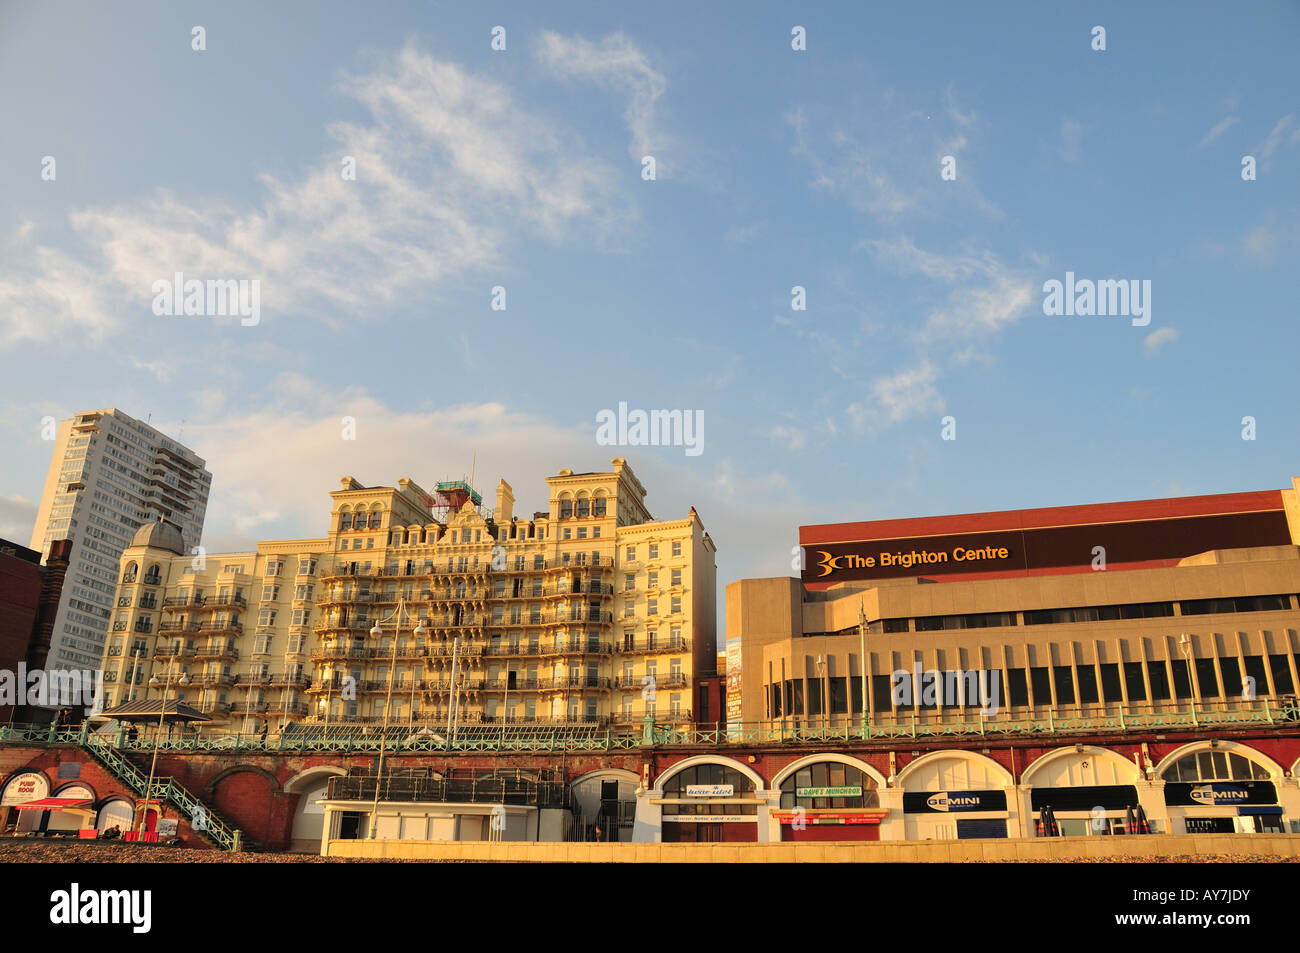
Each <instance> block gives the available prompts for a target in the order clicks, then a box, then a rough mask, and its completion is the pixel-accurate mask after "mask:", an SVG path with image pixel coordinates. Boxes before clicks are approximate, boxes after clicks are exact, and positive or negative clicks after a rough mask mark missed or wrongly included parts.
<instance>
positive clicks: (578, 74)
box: [537, 30, 673, 174]
mask: <svg viewBox="0 0 1300 953" xmlns="http://www.w3.org/2000/svg"><path fill="white" fill-rule="evenodd" d="M537 58H538V61H539V62H541V63H542V64H543V65H544V66H545V67H546V68H547V69H549V70H550V71H551V72H553V73H554V74H555V75H557V76H561V77H565V78H570V79H581V80H592V81H595V82H598V83H607V84H610V85H613V86H615V87H617V88H618V89H620V90H621V91H622V92H623V93H624V94H625V95H626V96H627V100H628V101H627V108H626V110H625V111H624V114H623V116H624V119H625V120H626V122H627V127H628V130H629V131H630V132H631V134H632V141H631V142H630V143H629V144H628V154H629V155H630V156H631V157H632V158H633V159H636V160H637V161H640V160H641V158H642V157H643V156H648V155H652V156H654V157H655V165H656V167H657V174H663V173H665V172H671V171H672V158H673V157H672V155H671V151H672V149H671V144H670V141H669V138H668V136H667V134H666V133H665V131H664V129H663V127H662V123H661V122H660V115H659V110H660V103H659V100H660V99H661V98H663V95H664V92H665V91H666V90H667V88H668V80H667V79H665V78H664V75H663V74H662V73H661V72H659V70H657V69H655V68H654V67H653V66H652V65H651V64H650V58H649V57H648V56H647V55H646V54H645V53H644V52H642V51H641V49H640V48H639V47H638V46H637V45H636V44H635V43H633V42H632V41H631V40H629V39H628V38H627V37H626V36H624V35H623V34H622V33H621V32H620V33H614V34H611V35H610V36H606V37H604V38H602V39H600V40H599V41H596V42H593V41H591V40H588V39H587V38H585V37H581V36H561V35H560V34H558V33H555V32H552V31H549V30H548V31H546V32H544V33H543V34H542V35H541V37H540V38H539V40H538V47H537Z"/></svg>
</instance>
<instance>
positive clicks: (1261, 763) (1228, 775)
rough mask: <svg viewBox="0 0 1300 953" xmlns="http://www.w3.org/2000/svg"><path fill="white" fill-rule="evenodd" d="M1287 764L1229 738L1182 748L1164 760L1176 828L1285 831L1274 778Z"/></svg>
mask: <svg viewBox="0 0 1300 953" xmlns="http://www.w3.org/2000/svg"><path fill="white" fill-rule="evenodd" d="M1281 776H1282V770H1281V768H1280V766H1278V765H1276V764H1274V763H1273V762H1272V761H1271V760H1270V759H1268V758H1266V757H1265V756H1264V755H1262V754H1260V753H1259V752H1258V751H1256V750H1254V749H1253V748H1249V747H1247V746H1245V745H1239V744H1236V743H1234V742H1230V741H1220V742H1199V743H1197V744H1192V745H1188V746H1187V747H1186V748H1180V749H1179V750H1178V751H1175V752H1174V753H1173V754H1171V755H1170V756H1169V757H1168V758H1166V759H1165V760H1164V761H1163V762H1161V764H1160V777H1161V779H1162V780H1163V781H1164V782H1165V804H1166V805H1167V807H1168V810H1169V820H1170V826H1171V829H1172V832H1173V833H1175V834H1179V833H1187V834H1233V833H1237V834H1282V833H1285V832H1286V819H1285V818H1284V816H1283V810H1282V806H1281V805H1280V804H1279V803H1278V790H1277V785H1276V783H1275V782H1274V780H1273V779H1274V778H1280V777H1281Z"/></svg>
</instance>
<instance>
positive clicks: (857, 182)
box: [785, 84, 1003, 222]
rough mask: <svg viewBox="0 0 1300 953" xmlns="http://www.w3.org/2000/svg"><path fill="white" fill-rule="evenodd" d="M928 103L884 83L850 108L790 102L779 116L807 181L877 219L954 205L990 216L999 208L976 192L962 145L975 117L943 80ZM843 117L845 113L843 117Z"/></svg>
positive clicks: (973, 128)
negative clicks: (952, 172) (944, 174)
mask: <svg viewBox="0 0 1300 953" xmlns="http://www.w3.org/2000/svg"><path fill="white" fill-rule="evenodd" d="M940 99H941V102H940V104H939V105H940V106H941V107H942V108H933V106H930V105H922V104H919V103H915V102H910V101H908V100H907V99H906V98H905V97H904V96H903V95H902V94H900V93H898V92H897V91H895V90H891V89H875V90H868V91H867V92H866V93H864V94H863V98H862V99H861V100H859V101H857V102H855V103H854V108H853V109H852V110H836V111H834V112H832V111H830V110H828V109H826V108H819V109H814V108H812V107H809V106H802V105H801V106H796V107H794V108H792V109H790V110H789V111H788V112H787V113H786V116H785V120H786V124H787V125H788V126H789V128H790V130H791V134H792V138H793V142H792V145H791V149H792V151H793V153H794V154H795V155H796V156H798V157H800V158H802V159H803V160H804V161H806V162H807V164H808V166H809V168H810V170H811V172H812V179H811V185H812V187H813V188H815V189H819V190H824V191H826V192H829V193H831V194H833V195H836V196H839V197H841V198H843V199H844V200H846V201H847V202H849V203H850V204H851V205H852V206H853V207H854V208H856V209H858V210H859V211H862V212H865V213H867V214H869V215H871V216H873V217H875V218H877V219H880V220H881V221H884V222H895V221H898V220H900V219H902V218H904V217H906V216H911V215H918V214H919V215H926V216H935V215H938V214H940V212H941V211H942V210H944V209H946V208H948V207H950V206H951V204H953V203H958V204H963V205H966V206H969V207H971V208H973V209H975V210H976V211H978V212H979V213H981V214H983V215H986V216H988V217H990V218H1001V217H1002V215H1003V212H1002V210H1001V209H999V208H998V207H997V206H996V205H995V204H994V203H992V202H991V201H989V200H988V199H987V198H986V197H985V196H984V194H983V192H982V191H981V190H980V188H979V185H978V183H977V181H976V178H975V175H974V173H973V172H972V168H973V164H972V163H971V162H969V161H967V156H966V155H965V150H966V147H967V146H968V145H969V144H970V140H971V139H972V137H974V136H975V135H976V133H977V131H978V129H979V125H980V124H979V117H978V115H977V114H976V113H974V112H973V111H965V112H964V111H962V109H961V107H960V106H959V105H958V101H957V92H956V89H955V87H954V86H953V85H952V84H949V85H948V86H947V87H946V88H945V89H944V90H943V92H942V94H941V96H940ZM846 116H847V118H846ZM947 155H951V156H953V157H954V158H956V160H957V170H958V171H957V178H956V179H955V180H953V181H943V180H942V179H941V178H940V162H941V160H942V158H943V157H944V156H947Z"/></svg>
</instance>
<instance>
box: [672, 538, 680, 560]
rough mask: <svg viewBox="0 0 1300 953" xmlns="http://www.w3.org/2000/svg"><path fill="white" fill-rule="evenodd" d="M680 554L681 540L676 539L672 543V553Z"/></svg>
mask: <svg viewBox="0 0 1300 953" xmlns="http://www.w3.org/2000/svg"><path fill="white" fill-rule="evenodd" d="M681 554H682V544H681V541H680V540H678V541H677V542H674V543H673V555H674V556H680V555H681Z"/></svg>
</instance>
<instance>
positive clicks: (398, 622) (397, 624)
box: [370, 599, 429, 840]
mask: <svg viewBox="0 0 1300 953" xmlns="http://www.w3.org/2000/svg"><path fill="white" fill-rule="evenodd" d="M404 612H406V613H407V614H408V615H409V611H408V610H407V608H406V601H405V600H404V599H399V600H398V602H397V610H396V611H395V612H394V613H393V614H392V615H390V616H389V617H388V618H386V619H381V620H379V621H378V622H376V623H375V624H374V627H373V628H371V630H370V634H371V636H372V637H374V638H376V639H378V638H381V637H382V636H383V634H384V630H383V629H382V628H380V625H381V624H382V623H384V622H388V621H390V620H392V621H393V623H394V630H395V631H394V633H393V656H392V659H391V661H390V664H389V666H388V692H387V694H386V697H385V698H384V723H383V729H382V730H381V731H380V733H379V770H378V771H377V772H376V774H375V800H374V804H373V805H372V806H371V810H370V840H374V839H375V834H376V831H377V830H378V828H379V783H380V781H381V780H382V778H383V776H384V754H385V749H386V747H387V742H388V711H389V707H390V706H391V705H392V703H393V674H394V673H395V672H396V670H397V641H398V638H399V637H400V636H401V633H402V613H404ZM411 634H412V635H414V636H415V637H416V638H417V639H422V638H424V637H425V636H426V635H428V634H429V630H428V629H426V628H425V627H424V622H423V620H420V619H417V620H416V625H415V629H414V630H413V631H412V633H411Z"/></svg>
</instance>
